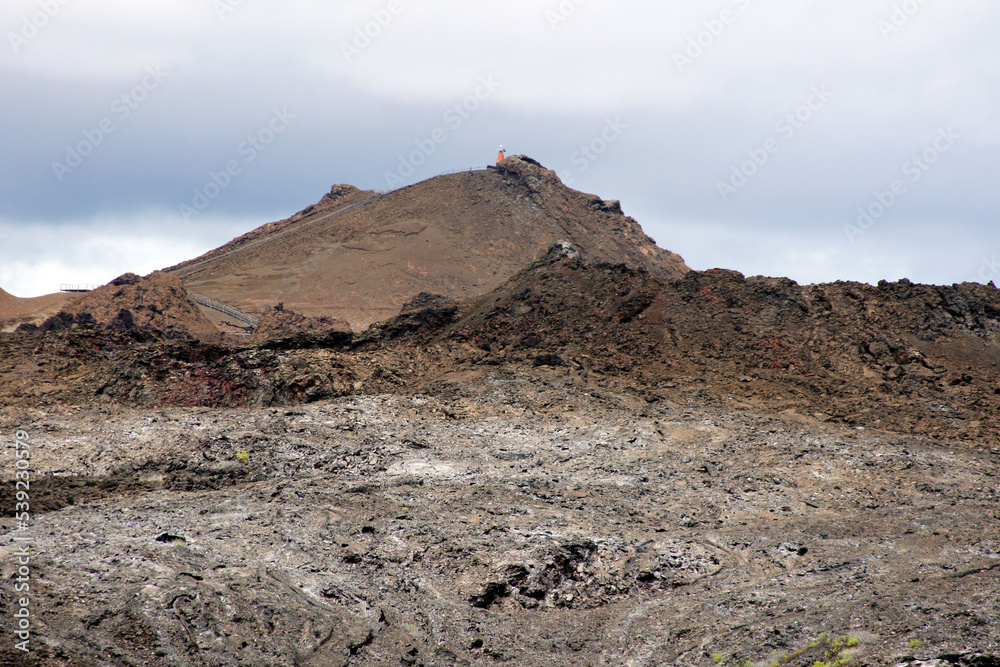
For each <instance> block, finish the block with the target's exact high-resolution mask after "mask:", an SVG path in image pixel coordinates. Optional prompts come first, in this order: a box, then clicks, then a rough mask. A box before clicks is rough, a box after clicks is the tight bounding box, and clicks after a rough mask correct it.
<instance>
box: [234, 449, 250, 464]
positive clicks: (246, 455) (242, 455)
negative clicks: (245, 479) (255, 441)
mask: <svg viewBox="0 0 1000 667" xmlns="http://www.w3.org/2000/svg"><path fill="white" fill-rule="evenodd" d="M236 460H237V461H239V462H240V463H246V462H247V461H249V460H250V452H245V451H242V450H241V451H238V452H236Z"/></svg>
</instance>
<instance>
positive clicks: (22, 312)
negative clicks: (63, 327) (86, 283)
mask: <svg viewBox="0 0 1000 667" xmlns="http://www.w3.org/2000/svg"><path fill="white" fill-rule="evenodd" d="M75 296H76V295H74V294H68V293H62V292H58V293H56V294H45V295H43V296H36V297H30V298H27V299H23V298H20V297H16V296H14V295H12V294H10V293H8V292H6V291H4V290H3V289H2V288H0V331H13V330H14V329H16V328H17V327H18V325H20V324H22V323H25V322H30V323H34V324H41V323H42V322H43V321H45V320H46V319H47V318H49V317H52V316H53V315H55V314H56V313H58V312H59V310H60V309H61V308H62V307H63V306H65V305H66V304H67V303H69V302H70V301H72V300H73V299H74V298H75Z"/></svg>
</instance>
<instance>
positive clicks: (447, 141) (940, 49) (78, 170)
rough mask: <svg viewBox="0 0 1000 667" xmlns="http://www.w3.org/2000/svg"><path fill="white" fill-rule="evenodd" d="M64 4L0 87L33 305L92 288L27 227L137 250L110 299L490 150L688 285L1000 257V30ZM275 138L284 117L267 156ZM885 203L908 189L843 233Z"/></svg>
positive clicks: (416, 7) (589, 6) (596, 14)
mask: <svg viewBox="0 0 1000 667" xmlns="http://www.w3.org/2000/svg"><path fill="white" fill-rule="evenodd" d="M53 1H54V2H55V3H56V4H58V6H59V10H58V12H55V13H54V15H53V16H51V17H48V18H47V19H46V20H45V21H44V25H42V26H41V27H38V26H35V24H36V23H43V22H42V21H41V20H36V19H37V17H38V12H40V11H43V9H41V7H42V6H43V4H44V5H45V6H49V7H51V6H53V3H52V2H49V3H41V4H40V3H39V2H38V0H13V1H12V2H9V3H8V6H9V10H8V11H7V12H6V13H5V18H4V19H3V20H2V21H0V32H2V34H4V35H6V37H7V39H6V40H5V43H4V44H3V45H2V47H0V83H2V84H3V86H4V89H5V90H7V91H13V94H12V95H11V98H12V99H14V100H16V103H15V104H8V105H5V106H4V107H3V108H0V122H2V124H3V127H5V128H12V129H11V131H8V132H6V133H5V147H4V151H3V153H2V156H0V177H2V179H0V220H2V221H3V222H2V223H0V233H2V234H6V236H7V237H8V239H7V240H6V241H5V243H4V244H3V245H0V281H2V282H0V284H2V285H3V286H4V287H5V288H6V287H8V286H11V285H12V286H16V288H17V289H19V290H21V292H25V293H26V292H38V293H40V292H42V291H47V290H49V289H50V288H49V287H46V286H47V285H50V284H51V282H52V281H51V280H50V279H43V278H42V277H39V276H41V273H43V271H42V267H49V268H47V269H45V270H46V271H50V272H51V271H57V272H76V271H82V270H83V269H81V268H80V266H81V265H79V264H78V263H74V262H73V261H72V257H73V250H72V247H71V246H68V245H67V246H66V247H65V248H63V247H62V246H60V245H59V244H60V243H61V242H60V241H55V242H49V243H29V242H28V239H26V238H25V236H24V233H23V230H28V229H30V230H32V233H36V234H39V235H45V231H44V230H46V229H59V230H62V233H61V234H60V235H59V238H61V239H64V240H65V239H70V238H72V239H73V242H74V243H76V244H77V245H79V244H80V243H83V242H84V240H86V239H106V238H107V235H106V234H104V232H105V231H106V230H107V229H108V228H111V227H114V228H115V229H116V230H117V232H116V233H119V234H122V235H125V236H127V237H129V238H131V239H132V241H131V245H130V246H129V248H130V249H129V250H128V252H119V251H116V250H114V248H115V247H117V246H114V244H111V245H108V248H109V250H108V251H107V252H105V253H103V254H99V255H95V254H92V255H91V256H90V259H89V260H88V262H89V265H94V264H99V265H101V266H102V267H103V271H104V273H106V274H110V277H113V275H116V274H117V273H120V272H121V271H122V270H126V269H128V268H129V267H132V266H133V265H140V264H141V265H142V266H157V265H163V264H166V263H168V262H165V261H163V262H159V263H158V262H157V258H156V253H158V252H165V250H164V249H165V248H174V250H166V252H168V253H169V252H172V253H173V254H174V255H177V254H178V253H181V252H198V251H202V250H206V249H208V248H209V247H211V244H217V243H219V242H221V241H224V240H226V239H225V238H222V236H224V235H225V234H235V233H239V232H241V231H246V230H247V229H250V228H252V227H254V226H256V225H258V224H262V223H264V222H267V221H268V220H271V219H275V218H280V217H283V216H285V215H288V214H291V213H293V212H294V211H296V210H298V209H301V208H303V207H304V206H306V205H308V204H310V203H313V202H314V201H315V200H317V199H318V198H319V197H320V196H321V195H322V193H323V192H324V191H325V190H326V189H327V188H328V187H329V186H330V184H332V183H335V182H351V183H354V184H356V185H359V186H361V187H386V184H387V175H391V174H395V175H396V176H398V177H399V178H402V179H403V180H406V181H407V182H412V181H416V180H420V179H423V178H427V177H430V176H433V175H434V174H436V173H439V172H441V171H445V170H448V169H452V168H456V167H465V166H471V165H479V164H484V163H486V162H488V161H490V160H491V159H492V157H493V155H495V150H496V146H497V144H499V143H504V144H505V145H506V146H507V147H508V148H509V149H511V150H513V151H515V152H523V153H527V154H530V155H532V156H534V157H536V158H538V159H539V160H540V161H542V162H543V163H544V164H546V166H549V167H551V168H554V169H557V170H558V171H559V173H560V174H561V175H562V176H563V177H564V178H566V179H567V180H569V181H571V182H572V184H573V186H574V187H577V188H579V189H583V190H587V191H591V192H595V193H598V194H601V195H602V196H606V197H614V198H620V199H622V200H623V204H624V206H625V208H626V211H627V212H629V213H631V214H633V215H635V216H636V217H637V218H638V219H639V221H640V222H641V223H642V224H643V225H644V227H645V228H646V229H647V231H649V233H650V234H651V235H652V236H653V237H654V238H656V239H657V240H658V241H659V242H660V243H661V245H664V246H665V247H668V248H670V249H671V250H675V251H678V252H680V253H681V254H683V255H685V256H686V257H687V258H688V260H689V262H690V263H691V265H692V266H695V267H696V268H708V267H709V266H718V265H723V266H731V267H733V268H738V269H741V270H744V268H742V267H746V268H745V270H746V271H747V272H752V273H769V274H787V275H791V277H793V278H795V279H797V280H799V281H800V282H810V281H814V280H830V279H834V278H838V277H839V278H845V279H848V278H855V279H861V280H870V281H871V280H877V279H879V278H881V277H887V278H894V277H902V276H904V275H906V276H908V277H910V278H911V279H914V280H922V281H934V282H953V281H958V280H966V279H973V278H974V277H975V276H977V275H980V274H982V275H986V274H985V273H984V272H981V271H979V269H980V265H981V264H982V262H983V256H984V255H985V256H986V259H989V256H991V255H992V254H995V253H998V252H1000V234H998V233H997V231H996V225H995V215H996V211H997V210H1000V206H998V205H1000V196H998V195H997V194H995V192H996V188H995V187H994V186H993V183H992V182H991V180H992V179H991V177H992V175H993V173H994V172H995V165H996V164H997V163H998V159H997V158H998V156H1000V128H998V125H997V123H996V118H997V117H998V112H1000V85H998V84H1000V81H998V80H997V79H998V77H1000V46H998V45H997V43H996V40H995V39H994V37H993V35H992V34H990V31H991V30H992V28H993V27H995V26H996V25H998V21H1000V7H996V6H992V5H990V6H984V5H982V4H981V3H980V4H968V5H966V4H959V5H955V4H951V5H942V4H941V3H934V2H918V1H917V0H909V1H908V2H903V1H902V0H898V1H894V0H885V1H883V0H879V1H876V2H871V1H870V0H868V1H863V0H848V1H846V2H842V3H838V4H837V5H835V6H829V7H826V6H815V5H801V6H792V7H789V6H788V5H787V3H777V2H774V1H766V0H717V1H714V2H708V3H698V4H697V5H693V4H691V3H680V2H664V3H660V4H657V5H654V6H652V7H650V6H649V5H648V3H640V2H638V1H635V0H624V1H621V2H616V3H611V2H608V1H607V0H562V1H561V2H558V1H552V2H542V3H538V2H536V1H529V0H511V1H510V2H505V3H494V4H490V3H460V2H456V1H455V0H437V1H430V0H425V1H424V2H421V3H414V2H408V1H406V0H395V1H394V2H390V1H389V0H376V1H371V2H362V3H354V4H350V5H341V4H337V5H334V6H329V4H328V3H321V2H318V1H316V0H291V1H290V2H287V3H282V4H281V5H274V4H273V3H266V2H263V0H242V2H239V1H237V0H221V1H222V2H225V3H228V5H222V6H223V7H226V6H229V7H231V10H225V9H224V10H223V11H221V12H219V11H217V7H216V6H217V4H218V3H215V4H213V3H212V2H204V1H195V0H173V1H172V2H167V1H166V0H150V2H146V3H143V4H142V5H141V6H138V5H135V4H134V3H122V2H111V1H107V2H98V3H77V2H74V1H70V0H63V2H62V3H59V2H58V0H53ZM914 8H917V9H916V11H912V10H913V9H914ZM907 9H909V10H911V11H910V12H909V13H907V11H905V10H907ZM25 21H27V23H25ZM30 26H35V28H36V29H35V31H34V33H33V34H31V33H32V30H31V29H30ZM29 34H31V36H30V38H29V37H28V36H27V35H29ZM12 35H13V37H12ZM150 72H161V73H163V74H162V75H161V76H158V77H152V78H150ZM483 81H490V82H493V84H492V85H491V86H489V88H490V90H489V93H488V94H484V92H483V91H484V89H483V87H482V86H483ZM154 84H155V85H154ZM817 90H820V91H828V93H829V94H828V95H825V94H824V95H823V96H822V97H823V98H824V99H823V100H822V101H820V100H819V98H818V97H817V96H816V93H815V91H817ZM477 91H478V92H479V93H480V94H479V95H477ZM470 100H471V101H470ZM455 105H458V107H456V106H455ZM126 112H127V113H126ZM275 113H284V114H286V115H287V116H294V118H289V119H288V122H287V124H286V127H283V128H282V129H281V131H280V132H274V131H273V129H271V128H270V123H271V121H272V118H273V117H274V114H275ZM789 114H791V115H789ZM609 123H610V124H612V125H613V126H614V127H616V128H618V129H617V130H615V131H614V132H611V131H610V130H608V129H607V128H608V127H609ZM13 128H16V129H13ZM949 128H951V130H952V132H953V133H954V134H956V135H958V137H959V138H958V139H957V140H956V141H955V142H954V145H953V146H950V147H949V150H948V151H947V152H941V154H940V155H938V156H937V159H936V160H935V161H934V163H933V164H931V165H928V168H927V169H920V178H919V179H917V180H913V173H914V172H913V171H912V169H911V168H908V166H909V167H912V158H913V156H915V155H916V156H920V155H922V154H923V153H924V152H925V151H928V150H929V149H930V148H933V146H934V141H935V137H936V136H937V133H938V132H939V131H947V130H948V129H949ZM104 130H110V131H108V132H105V131H104ZM268 130H271V131H270V133H269V132H268ZM272 134H273V136H271V135H272ZM99 135H100V140H99V141H98V137H99ZM612 135H613V137H612ZM442 137H443V140H441V139H442ZM254 138H256V139H257V142H256V143H258V144H260V146H259V148H255V147H254ZM609 139H611V140H610V141H609ZM264 140H267V141H266V142H264ZM248 142H249V143H248ZM428 142H430V143H428ZM248 147H249V148H248ZM250 148H252V149H253V150H250ZM431 149H433V150H431ZM84 151H86V152H88V154H87V155H85V156H84V155H80V156H79V159H76V158H73V157H72V153H74V152H76V153H81V152H84ZM414 151H418V152H422V153H423V154H422V155H417V156H416V158H412V157H411V156H414V155H415V154H414ZM761 151H763V153H762V152H761ZM251 154H252V155H253V159H250V156H251ZM765 157H766V159H764V158H765ZM748 160H750V161H751V162H749V163H748V162H747V161H748ZM71 161H72V162H78V163H79V164H77V165H76V166H73V167H71V168H70V170H69V171H65V170H60V169H59V167H58V166H54V165H53V163H61V164H64V165H66V166H67V167H69V162H71ZM418 162H419V164H417V163H418ZM234 163H235V167H236V169H234V171H237V172H238V173H234V174H228V176H229V177H228V178H226V177H225V176H220V175H221V174H223V172H226V170H227V166H232V165H233V164H234ZM734 170H735V171H734ZM741 174H742V178H741ZM213 176H214V178H213ZM60 179H61V180H60ZM220 180H221V181H224V182H225V186H224V187H218V193H215V188H213V187H212V185H211V184H212V183H213V182H214V183H216V186H218V182H219V181H220ZM389 180H390V181H392V180H394V179H389ZM896 181H903V182H904V184H905V186H906V187H905V192H904V193H903V194H902V195H899V196H897V197H896V198H895V200H894V201H893V203H892V205H891V206H889V207H887V209H886V211H885V212H884V213H883V214H882V215H881V216H880V217H878V219H877V220H874V221H873V224H872V225H870V227H869V228H867V229H864V230H862V231H863V232H864V233H863V234H861V235H854V236H853V237H851V235H850V234H849V233H847V232H845V225H850V224H852V223H856V222H857V218H858V209H859V208H862V209H865V208H867V207H869V206H870V205H871V204H872V203H873V202H877V201H878V199H879V194H880V193H882V192H885V191H886V190H887V188H891V186H892V184H893V183H894V182H896ZM720 183H722V184H723V185H725V184H728V185H729V186H730V188H732V189H734V190H735V192H729V193H728V196H725V197H724V196H723V193H721V192H720ZM206 188H207V190H208V192H209V193H210V194H214V195H215V196H213V197H211V198H209V201H208V203H207V205H206V206H205V207H204V209H203V210H201V211H199V213H198V215H197V216H193V217H192V216H187V217H185V216H184V215H183V214H182V208H181V207H182V206H183V205H190V204H192V202H194V201H195V200H196V198H197V195H198V192H201V193H202V194H204V193H205V192H206ZM722 189H723V190H725V188H724V187H723V188H722ZM876 208H877V207H876ZM129 219H134V220H141V221H142V224H135V225H128V224H124V223H122V221H125V220H129ZM19 230H20V231H19ZM164 230H168V231H167V232H164ZM169 230H172V231H169ZM206 230H214V231H206ZM178 231H179V232H181V233H182V234H183V241H176V240H175V239H177V238H178V237H177V236H176V232H178ZM15 232H16V233H15ZM50 238H51V236H50ZM150 239H157V242H156V243H149V240H150ZM14 241H17V242H18V243H20V246H21V247H20V249H19V250H18V249H16V248H15V243H14ZM852 241H853V242H852ZM65 243H68V241H66V242H65ZM172 244H173V245H172ZM119 245H120V244H119ZM147 252H148V253H149V254H148V256H147V255H146V254H144V253H147ZM13 253H17V259H16V261H14V256H13ZM57 258H62V259H59V260H58V261H59V262H62V264H61V265H60V266H61V267H62V268H58V269H56V268H52V266H53V262H56V261H57ZM57 263H58V262H57ZM102 275H103V274H102ZM66 281H70V278H69V277H67V278H66Z"/></svg>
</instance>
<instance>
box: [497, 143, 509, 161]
mask: <svg viewBox="0 0 1000 667" xmlns="http://www.w3.org/2000/svg"><path fill="white" fill-rule="evenodd" d="M505 157H507V156H506V155H505V154H504V150H503V146H501V147H500V152H499V153H497V162H500V161H501V160H503V159H504V158H505Z"/></svg>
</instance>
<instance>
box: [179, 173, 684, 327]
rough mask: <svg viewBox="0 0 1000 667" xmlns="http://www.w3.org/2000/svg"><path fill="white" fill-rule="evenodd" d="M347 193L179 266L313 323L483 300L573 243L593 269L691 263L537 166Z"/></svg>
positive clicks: (662, 273) (204, 284)
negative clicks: (433, 299) (434, 301)
mask: <svg viewBox="0 0 1000 667" xmlns="http://www.w3.org/2000/svg"><path fill="white" fill-rule="evenodd" d="M344 187H345V186H339V189H336V192H337V193H338V196H333V195H328V196H327V197H324V200H323V201H321V202H320V204H317V206H316V207H315V208H311V209H306V210H305V211H303V212H301V213H300V214H298V215H296V216H294V217H293V218H290V219H288V220H286V221H282V222H280V223H272V224H271V225H269V226H265V227H262V228H260V229H258V230H254V231H253V232H251V233H250V234H247V235H244V236H243V237H240V239H237V240H235V241H233V242H232V243H230V244H227V245H226V246H223V247H221V248H219V249H217V250H215V251H212V252H210V253H207V254H206V255H203V256H202V257H199V258H196V259H193V260H191V261H190V262H185V263H183V264H180V265H178V266H175V267H171V268H170V269H169V270H170V271H172V272H175V273H176V274H177V275H180V276H182V277H183V278H184V284H185V286H186V287H187V288H188V289H191V290H193V291H195V292H198V293H200V294H205V295H207V296H210V297H213V298H216V299H219V300H221V301H224V302H226V303H230V304H233V305H235V306H237V307H238V308H240V309H241V310H243V311H246V312H253V313H260V312H263V311H264V310H265V309H266V308H267V307H268V306H269V305H270V304H271V303H273V302H274V300H275V298H274V295H275V294H280V295H281V299H282V301H284V303H285V304H286V306H287V307H288V308H289V309H291V310H294V311H295V312H298V313H302V314H304V315H311V316H320V315H327V316H332V317H335V318H338V319H345V320H347V321H348V322H349V323H350V324H351V326H352V327H353V328H354V329H355V330H361V329H364V328H365V327H367V326H368V325H369V324H371V323H373V322H379V321H385V320H388V319H390V318H391V317H393V316H395V315H396V314H397V313H399V312H400V309H401V307H402V306H403V304H404V303H406V302H407V301H409V300H410V299H412V298H413V296H414V295H416V294H419V293H420V292H429V293H434V294H440V295H443V296H446V297H448V298H451V299H456V300H462V299H469V298H474V297H476V296H479V295H482V294H485V293H486V292H489V291H490V290H492V289H494V288H496V287H497V286H499V285H500V284H502V283H503V282H504V281H505V280H507V279H508V278H509V277H510V276H511V275H513V274H514V273H516V272H517V271H519V270H520V269H521V268H523V267H524V266H525V265H527V264H529V263H531V262H532V261H534V260H535V259H537V258H538V257H540V256H541V255H543V254H544V253H545V252H546V251H547V250H548V248H549V246H550V245H551V244H552V243H554V242H556V241H559V240H567V241H569V242H572V243H573V244H575V245H577V246H579V247H581V248H584V249H586V251H587V253H588V256H589V257H591V259H592V261H612V262H626V263H628V264H629V265H630V266H634V267H644V268H646V269H647V270H648V271H649V272H650V274H651V275H654V276H657V277H659V278H660V279H662V280H671V279H677V278H681V277H683V275H684V274H685V273H686V272H687V270H688V268H687V266H685V264H684V262H683V260H682V259H681V258H680V257H679V256H677V255H675V254H673V253H671V252H669V251H666V250H663V249H662V248H660V247H658V246H657V245H656V244H655V243H654V242H653V240H652V239H651V238H649V237H648V236H646V234H645V233H643V231H642V229H641V228H640V227H639V224H638V223H637V222H636V221H635V220H634V219H632V218H630V217H627V216H625V215H624V214H623V213H622V212H621V206H620V204H619V203H618V202H614V201H604V200H603V199H601V198H600V197H597V196H595V195H588V194H584V193H581V192H577V191H575V190H572V189H570V188H568V187H566V186H565V185H564V184H563V183H562V182H561V181H560V180H559V179H558V177H557V176H556V175H555V172H552V171H550V170H548V169H545V168H544V167H542V166H541V165H539V164H538V162H536V161H535V160H532V159H531V158H527V157H524V156H512V157H509V158H507V159H505V160H503V161H502V162H501V163H500V164H498V165H497V166H496V167H495V168H490V169H486V170H479V171H470V172H461V173H456V174H451V175H446V176H439V177H436V178H432V179H429V180H426V181H423V182H421V183H417V184H416V185H412V186H409V187H406V188H402V189H400V190H396V191H393V192H390V193H388V194H385V195H384V196H378V195H368V196H363V195H364V194H365V193H361V192H355V191H353V190H351V191H349V192H348V194H347V195H344V196H339V193H341V192H343V191H345V190H344Z"/></svg>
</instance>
